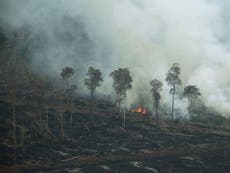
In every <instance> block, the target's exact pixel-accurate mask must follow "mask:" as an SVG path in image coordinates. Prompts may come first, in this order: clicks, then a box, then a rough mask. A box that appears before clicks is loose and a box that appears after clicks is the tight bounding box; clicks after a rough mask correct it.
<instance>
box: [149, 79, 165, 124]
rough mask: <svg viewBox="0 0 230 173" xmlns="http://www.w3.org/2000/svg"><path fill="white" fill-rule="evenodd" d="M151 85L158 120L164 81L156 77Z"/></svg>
mask: <svg viewBox="0 0 230 173" xmlns="http://www.w3.org/2000/svg"><path fill="white" fill-rule="evenodd" d="M150 85H151V87H152V88H151V92H152V96H153V100H154V103H153V104H154V105H155V106H154V107H155V116H156V119H157V121H158V120H159V115H158V108H159V102H160V99H161V95H160V91H161V89H162V86H163V84H162V82H161V81H159V80H158V79H154V80H152V81H151V82H150Z"/></svg>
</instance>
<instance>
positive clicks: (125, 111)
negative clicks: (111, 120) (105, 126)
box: [123, 107, 126, 129]
mask: <svg viewBox="0 0 230 173" xmlns="http://www.w3.org/2000/svg"><path fill="white" fill-rule="evenodd" d="M123 113H124V122H123V127H124V129H125V125H126V124H125V121H126V111H125V107H124V112H123Z"/></svg>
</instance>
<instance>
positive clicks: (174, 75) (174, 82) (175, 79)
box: [165, 63, 181, 125]
mask: <svg viewBox="0 0 230 173" xmlns="http://www.w3.org/2000/svg"><path fill="white" fill-rule="evenodd" d="M180 71H181V69H180V64H179V63H174V64H173V65H172V66H171V68H170V69H169V71H168V73H167V75H166V79H165V80H166V82H167V83H168V85H169V86H170V87H171V88H170V94H171V95H172V112H171V118H172V125H173V121H174V97H175V93H176V89H177V87H178V86H179V85H181V79H180V77H179V76H180Z"/></svg>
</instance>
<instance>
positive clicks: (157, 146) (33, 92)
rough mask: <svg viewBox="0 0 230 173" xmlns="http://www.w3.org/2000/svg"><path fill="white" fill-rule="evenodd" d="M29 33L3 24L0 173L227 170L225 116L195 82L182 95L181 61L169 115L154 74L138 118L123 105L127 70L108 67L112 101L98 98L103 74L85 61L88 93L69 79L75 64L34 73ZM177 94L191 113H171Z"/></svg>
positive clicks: (170, 76)
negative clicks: (147, 107) (148, 103)
mask: <svg viewBox="0 0 230 173" xmlns="http://www.w3.org/2000/svg"><path fill="white" fill-rule="evenodd" d="M28 39H29V33H27V32H26V31H23V32H22V31H17V32H16V31H15V32H14V33H5V32H3V31H2V30H0V133H1V136H0V140H1V144H0V155H1V157H0V172H52V171H53V172H155V173H156V172H159V173H171V172H178V173H179V172H181V173H182V172H183V173H184V172H188V173H190V172H191V173H192V172H207V173H211V172H213V173H216V172H223V173H225V172H226V173H227V172H229V171H230V166H229V165H230V145H229V142H230V140H229V139H230V119H229V118H225V117H223V116H221V115H220V114H219V113H218V112H216V111H215V110H214V109H213V108H208V107H206V106H205V104H204V103H203V102H202V101H201V99H199V97H201V92H200V90H199V88H198V87H197V86H195V85H189V86H186V87H185V88H184V92H183V93H179V89H178V88H179V87H180V86H181V84H182V81H181V79H180V70H181V69H180V65H179V64H178V63H175V64H173V65H172V67H171V68H170V69H169V71H168V73H167V74H166V81H167V83H168V85H169V86H170V87H171V89H170V94H171V95H172V107H171V108H172V109H171V113H170V114H171V116H170V115H168V114H167V113H165V112H166V110H164V109H163V108H162V106H161V104H160V100H161V94H160V92H161V91H162V86H163V84H162V82H161V81H160V80H158V79H154V80H152V81H150V82H149V83H150V86H151V89H150V90H149V94H151V95H152V98H153V103H152V105H153V106H152V108H151V109H152V110H153V111H149V112H150V113H149V114H148V116H147V115H145V116H143V115H141V114H138V113H135V112H131V111H129V110H128V107H127V105H126V97H127V92H128V90H131V89H132V82H133V78H132V76H131V73H130V71H129V69H128V68H119V69H117V70H114V71H112V72H111V73H110V77H111V78H112V79H113V84H111V88H112V87H113V89H114V91H115V96H116V98H115V101H114V102H113V101H111V100H110V99H107V98H106V97H96V96H95V91H96V89H97V88H98V87H100V85H101V84H102V82H103V77H102V75H103V74H102V72H101V70H100V69H96V68H95V67H89V69H88V72H87V74H86V77H85V80H84V81H82V82H84V84H85V87H87V89H88V90H89V91H90V99H89V98H88V97H84V96H82V95H81V94H80V93H81V90H80V88H78V85H79V84H78V83H74V80H72V79H74V78H77V77H78V76H77V75H78V73H77V70H78V69H74V68H72V67H63V69H62V71H60V75H59V76H57V77H56V78H55V77H53V76H49V77H47V76H42V75H37V73H33V72H32V71H31V69H30V67H29V63H28V62H29V57H30V51H31V50H30V49H29V45H27V40H28ZM147 83H148V82H147ZM176 95H180V96H181V97H186V98H187V99H188V111H189V115H190V118H189V119H175V116H174V113H175V110H174V109H175V108H174V107H176V106H177V105H175V104H174V99H175V96H176ZM178 97H179V96H178ZM92 107H93V109H92ZM160 108H161V109H160ZM151 112H152V113H151Z"/></svg>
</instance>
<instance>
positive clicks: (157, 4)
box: [0, 0, 230, 116]
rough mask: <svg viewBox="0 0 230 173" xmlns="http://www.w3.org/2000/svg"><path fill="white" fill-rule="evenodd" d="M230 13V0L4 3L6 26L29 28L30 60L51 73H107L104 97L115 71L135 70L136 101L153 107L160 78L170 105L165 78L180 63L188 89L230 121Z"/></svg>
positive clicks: (1, 14) (0, 9)
mask: <svg viewBox="0 0 230 173" xmlns="http://www.w3.org/2000/svg"><path fill="white" fill-rule="evenodd" d="M229 9H230V1H228V0H193V1H190V0H0V21H1V25H2V27H3V28H4V29H5V30H8V31H11V30H15V29H18V28H23V27H27V28H29V30H30V32H31V36H30V38H29V43H30V44H29V45H30V50H32V51H31V52H32V53H31V62H30V63H31V66H32V67H33V68H32V69H33V70H34V69H35V71H36V70H37V71H38V72H41V71H43V72H44V74H43V75H47V74H56V75H59V74H60V71H61V69H62V68H63V67H64V66H67V65H68V66H72V67H74V68H77V69H78V70H77V74H76V76H77V75H78V76H81V78H84V77H85V76H84V75H85V73H86V70H87V68H88V67H89V66H94V67H96V68H100V69H101V70H102V72H103V76H104V83H103V85H102V86H101V88H99V89H98V92H99V93H104V94H108V93H110V92H111V91H112V88H111V86H112V81H111V79H109V77H108V74H109V73H110V72H111V71H113V70H114V69H117V68H118V67H129V69H130V71H131V74H132V76H133V79H134V82H133V90H131V91H129V93H128V103H131V102H132V101H133V100H140V99H144V100H145V101H146V102H150V101H151V97H150V93H149V90H150V86H149V81H150V80H152V79H154V78H158V79H159V80H161V81H163V83H164V89H163V91H162V95H163V97H162V98H163V99H162V102H164V103H170V95H169V94H168V90H169V88H168V86H167V84H166V82H165V75H166V73H167V71H168V69H169V68H170V66H171V65H172V64H173V63H175V62H178V63H180V65H181V78H182V82H183V86H186V85H188V84H194V85H197V86H198V87H199V88H200V90H201V93H202V99H203V100H204V102H205V104H206V105H207V106H212V107H214V108H215V109H217V110H218V111H220V112H221V113H223V114H224V115H226V116H229V115H230V87H229V86H230V76H229V73H230V52H229V51H230V11H229ZM79 85H81V84H79ZM176 106H178V107H181V108H182V109H183V107H186V106H185V105H184V102H183V101H178V102H177V105H176Z"/></svg>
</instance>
